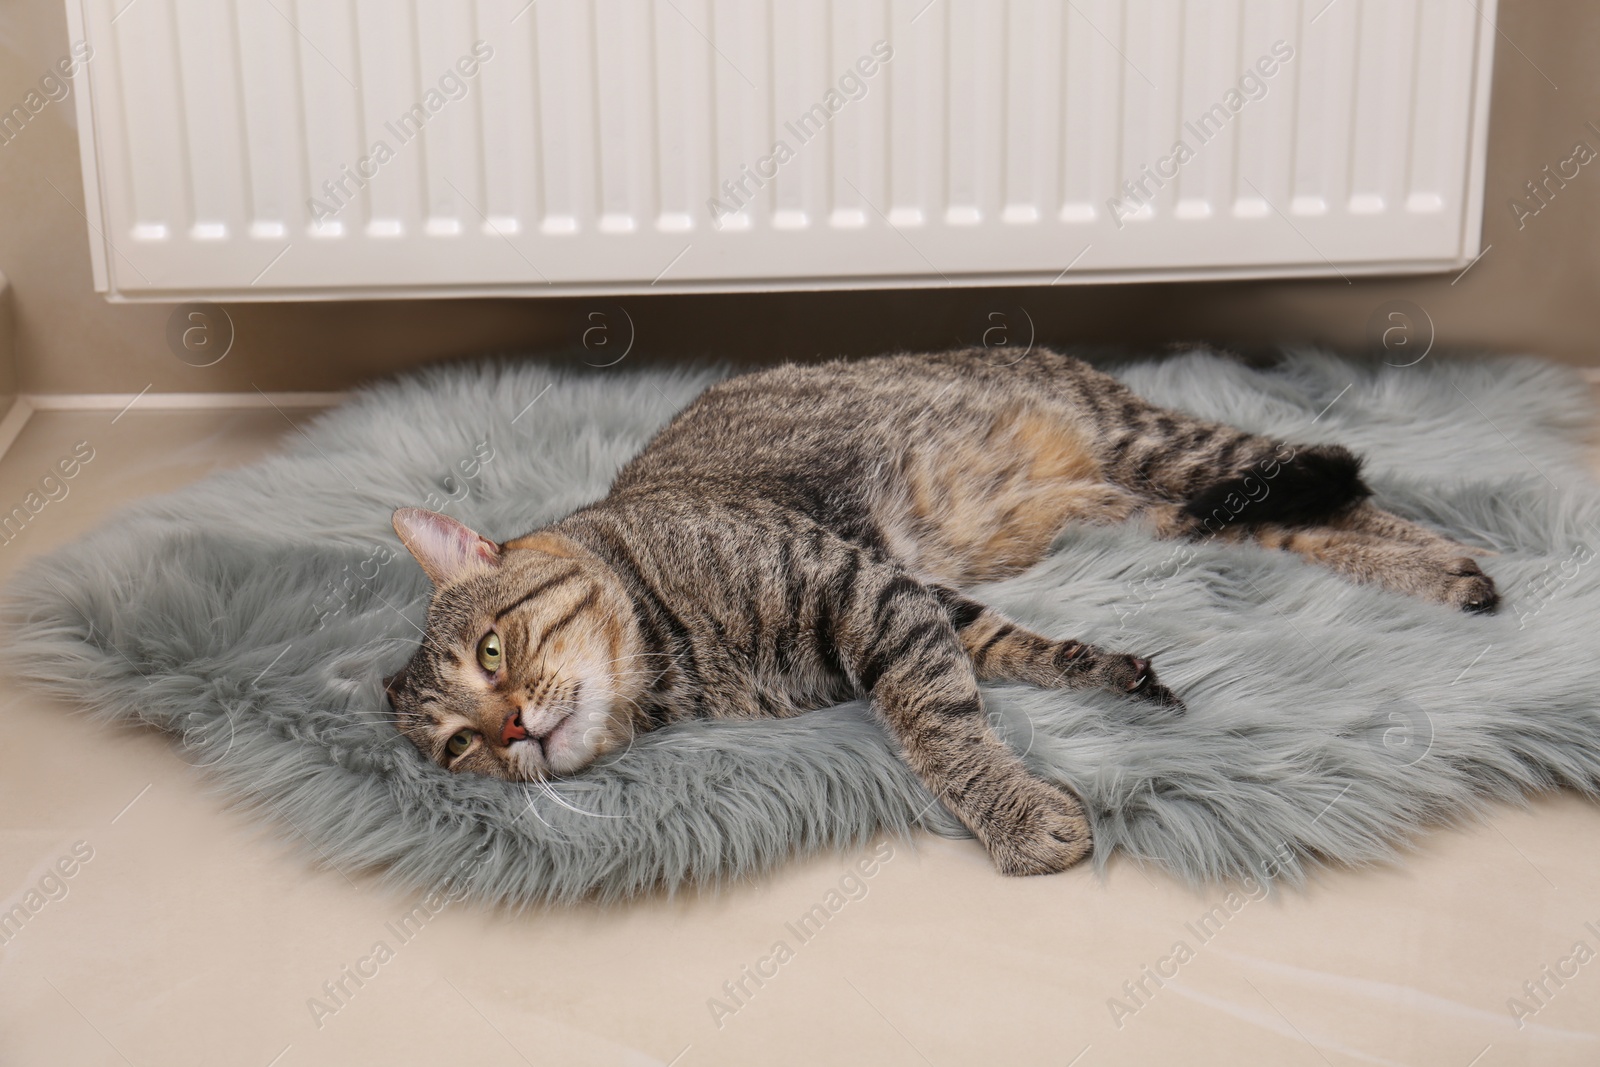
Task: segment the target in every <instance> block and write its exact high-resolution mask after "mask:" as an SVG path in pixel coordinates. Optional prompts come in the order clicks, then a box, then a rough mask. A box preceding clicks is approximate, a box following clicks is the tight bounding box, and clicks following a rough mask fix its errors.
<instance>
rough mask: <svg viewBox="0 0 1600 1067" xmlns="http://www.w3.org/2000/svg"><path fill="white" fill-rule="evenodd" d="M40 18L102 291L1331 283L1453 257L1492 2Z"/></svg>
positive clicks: (247, 8)
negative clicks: (65, 50) (83, 56)
mask: <svg viewBox="0 0 1600 1067" xmlns="http://www.w3.org/2000/svg"><path fill="white" fill-rule="evenodd" d="M69 7H70V8H71V12H72V16H73V17H72V22H73V24H74V32H82V33H83V34H84V35H86V36H87V38H88V40H89V42H90V43H91V44H92V45H93V47H94V58H93V59H92V60H91V62H90V63H89V64H88V65H87V67H86V69H85V71H84V72H83V73H81V74H80V75H79V79H80V82H79V85H80V89H82V88H85V87H86V88H87V90H88V91H87V93H86V94H85V95H86V97H87V98H88V102H87V111H86V114H87V115H88V116H89V117H90V121H88V122H85V123H82V124H80V125H81V128H80V134H81V137H82V139H83V148H84V153H85V170H86V175H87V176H88V177H89V179H90V180H89V181H88V182H86V185H87V186H88V188H89V191H90V193H91V197H92V202H91V205H90V208H91V211H90V216H91V218H97V219H98V220H99V222H100V223H101V225H97V226H95V227H94V230H95V231H96V232H93V233H92V234H91V242H92V248H93V252H94V255H95V259H96V277H97V282H99V283H101V285H102V288H103V289H104V290H105V291H107V292H108V293H110V294H112V295H113V296H114V297H116V298H125V299H140V298H150V299H175V298H181V297H188V296H207V295H211V296H227V297H229V298H231V299H253V298H259V299H272V298H306V297H313V298H315V297H323V296H341V295H363V296H384V295H395V296H400V295H451V294H468V293H493V292H504V293H528V294H539V293H559V292H592V291H660V290H693V289H707V290H730V289H744V288H754V289H773V288H786V287H807V288H810V287H833V286H874V285H881V286H902V285H947V284H957V283H961V284H970V283H993V284H1003V283H1024V282H1051V281H1054V282H1057V283H1060V284H1069V283H1074V282H1091V281H1105V280H1138V279H1143V278H1154V277H1162V278H1171V277H1194V278H1203V277H1232V276H1247V275H1248V276H1256V275H1340V274H1342V275H1346V276H1349V275H1353V274H1355V273H1365V272H1372V271H1396V270H1442V269H1448V268H1450V267H1452V266H1456V267H1459V266H1461V265H1464V264H1465V263H1467V262H1470V260H1471V258H1472V256H1474V255H1475V254H1476V252H1477V242H1478V231H1479V217H1478V216H1479V212H1480V211H1481V195H1482V194H1481V187H1482V166H1483V151H1484V146H1483V141H1484V138H1483V132H1484V125H1485V119H1484V112H1485V108H1486V103H1487V85H1488V78H1489V67H1488V65H1489V53H1490V45H1491V44H1492V36H1493V34H1492V30H1491V29H1490V28H1489V23H1488V19H1490V18H1492V17H1493V7H1492V4H1482V5H1480V6H1479V7H1477V8H1475V7H1474V5H1472V4H1461V3H1456V2H1453V0H1335V2H1333V3H1331V4H1330V3H1329V2H1328V0H1305V2H1304V3H1296V2H1293V0H1273V2H1268V0H1073V2H1072V3H1069V4H1062V3H1059V2H1046V0H984V2H980V0H932V2H929V0H866V2H860V0H852V2H846V0H828V2H818V3H806V4H801V3H797V2H790V0H773V2H771V3H761V2H754V0H539V2H538V3H536V4H528V3H527V2H526V0H476V2H469V3H461V2H446V0H407V2H382V3H380V2H378V0H298V2H292V0H141V2H140V3H137V4H133V5H128V4H126V2H125V0H69ZM1480 11H1481V13H1480ZM874 48H876V49H877V50H878V56H882V55H884V54H885V53H886V52H887V51H888V50H889V49H892V58H889V59H888V60H887V61H882V60H881V59H879V58H877V57H875V56H874ZM1290 48H1292V50H1293V56H1292V58H1291V59H1288V60H1286V61H1285V60H1284V59H1283V58H1282V57H1283V55H1284V54H1285V53H1286V49H1290ZM1274 49H1276V50H1277V55H1276V56H1275V55H1274ZM475 50H476V51H475ZM1268 69H1270V70H1271V74H1270V75H1267V74H1264V73H1262V72H1263V71H1265V70H1268ZM469 71H470V73H469ZM84 79H87V81H86V82H85V80H84ZM80 106H82V105H80ZM1180 145H1181V146H1182V148H1181V150H1180V149H1179V146H1180ZM93 201H98V202H93ZM96 213H98V214H96Z"/></svg>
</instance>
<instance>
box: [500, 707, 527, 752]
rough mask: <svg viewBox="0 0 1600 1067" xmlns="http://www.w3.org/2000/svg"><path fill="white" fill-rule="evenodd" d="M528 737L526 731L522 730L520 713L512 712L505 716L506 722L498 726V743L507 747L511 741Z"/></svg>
mask: <svg viewBox="0 0 1600 1067" xmlns="http://www.w3.org/2000/svg"><path fill="white" fill-rule="evenodd" d="M527 736H528V731H527V730H525V729H523V728H522V712H520V711H513V712H512V713H511V714H510V715H507V716H506V721H505V722H504V723H502V724H501V725H500V743H501V744H502V745H509V744H510V743H511V742H513V741H520V740H522V739H523V738H524V737H527Z"/></svg>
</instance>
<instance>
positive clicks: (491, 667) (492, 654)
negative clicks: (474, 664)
mask: <svg viewBox="0 0 1600 1067" xmlns="http://www.w3.org/2000/svg"><path fill="white" fill-rule="evenodd" d="M478 664H479V666H481V667H482V668H483V669H484V670H486V671H489V672H491V673H493V672H494V671H497V670H499V669H500V635H499V634H497V633H495V632H494V631H493V630H490V631H489V632H488V633H486V634H484V635H483V640H482V641H479V642H478Z"/></svg>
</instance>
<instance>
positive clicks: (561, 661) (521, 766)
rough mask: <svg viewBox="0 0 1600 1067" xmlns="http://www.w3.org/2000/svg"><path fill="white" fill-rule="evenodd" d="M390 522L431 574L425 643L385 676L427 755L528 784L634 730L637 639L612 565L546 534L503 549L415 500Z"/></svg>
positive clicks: (565, 770) (578, 763)
mask: <svg viewBox="0 0 1600 1067" xmlns="http://www.w3.org/2000/svg"><path fill="white" fill-rule="evenodd" d="M394 528H395V532H396V533H398V534H399V535H400V540H401V542H402V543H403V544H404V545H405V546H406V548H407V549H408V550H410V552H411V554H412V555H413V556H415V557H416V559H417V562H418V563H420V564H422V569H423V570H424V571H425V572H426V573H427V575H428V577H429V578H430V579H432V581H433V600H432V602H431V603H430V604H429V606H428V628H427V633H426V635H425V636H424V638H423V641H422V645H421V647H419V648H418V649H417V651H416V654H415V655H414V656H413V657H412V659H411V662H410V663H409V664H408V665H407V666H406V668H405V670H404V671H402V672H401V673H400V674H399V675H396V676H395V677H393V678H391V679H389V680H388V681H387V682H386V683H385V687H386V688H387V689H388V692H389V701H390V704H391V705H392V706H393V708H394V711H395V715H396V723H397V725H398V726H399V728H400V731H401V733H403V734H405V735H406V737H407V738H409V739H410V740H411V742H412V743H413V744H414V745H416V746H417V748H418V749H419V750H420V751H421V752H422V754H423V755H424V756H426V757H427V758H428V759H431V760H433V761H434V762H436V763H438V764H440V765H441V766H443V767H446V768H448V769H450V770H452V771H470V772H473V773H477V774H487V775H492V776H494V777H496V778H510V779H515V780H519V781H532V780H535V779H539V778H546V777H549V776H551V775H561V774H571V773H572V772H574V771H577V770H579V769H581V768H583V767H585V766H587V765H588V764H589V763H591V762H592V761H593V760H594V759H595V758H597V757H598V756H601V755H603V754H605V753H606V752H609V751H611V750H612V749H614V748H616V747H617V746H619V745H621V744H624V743H626V742H627V741H628V739H629V738H631V737H632V736H633V729H634V726H633V711H632V709H634V708H636V707H637V703H636V697H637V696H638V693H639V688H640V687H639V685H638V684H637V683H636V682H635V681H634V679H636V678H637V677H638V676H639V672H638V671H637V670H632V669H629V667H628V666H627V665H629V664H633V663H636V662H637V653H638V646H639V637H638V630H637V626H636V624H635V622H634V618H633V612H632V604H631V602H630V600H629V599H628V596H627V593H626V590H625V589H624V587H623V585H622V583H621V580H620V579H619V578H618V577H617V574H616V572H615V571H613V570H612V569H611V568H610V567H608V566H606V564H605V563H604V562H603V561H601V560H600V559H599V558H598V557H596V556H595V555H593V554H592V553H590V552H589V551H588V550H586V549H585V548H583V547H582V546H581V545H578V544H577V543H576V542H574V541H572V540H570V539H569V538H566V537H562V536H560V535H559V534H555V533H551V532H540V533H535V534H530V535H529V536H527V537H523V538H518V539H517V540H514V541H508V542H506V543H505V544H503V545H497V544H495V543H494V542H493V541H490V540H488V539H487V538H484V537H482V536H480V535H479V534H477V533H476V532H474V531H473V530H471V529H469V528H468V527H466V526H463V525H462V524H461V523H459V522H457V521H456V520H454V519H452V518H449V517H447V516H444V515H439V514H436V513H434V512H432V511H426V510H424V509H422V508H401V509H400V510H399V511H396V512H395V513H394Z"/></svg>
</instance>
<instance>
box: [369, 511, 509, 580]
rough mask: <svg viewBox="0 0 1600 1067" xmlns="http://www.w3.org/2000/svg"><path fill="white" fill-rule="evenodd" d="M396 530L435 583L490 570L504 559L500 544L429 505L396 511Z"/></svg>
mask: <svg viewBox="0 0 1600 1067" xmlns="http://www.w3.org/2000/svg"><path fill="white" fill-rule="evenodd" d="M394 532H395V533H397V534H399V535H400V543H401V544H403V545H405V546H406V550H407V551H408V552H410V553H411V554H412V555H413V556H415V557H417V562H418V563H420V564H422V569H423V570H424V571H425V572H427V575H428V577H429V578H431V579H432V580H433V584H434V585H449V584H451V583H453V582H459V581H461V580H462V579H463V578H470V577H471V576H472V575H474V574H483V573H486V572H488V571H491V570H493V569H494V568H495V567H496V566H497V565H498V564H499V562H500V546H499V545H497V544H495V543H494V542H493V541H491V540H489V539H488V538H487V537H484V536H482V535H481V534H479V533H478V532H477V531H475V530H473V529H471V528H470V527H468V526H464V525H462V524H461V523H459V522H457V521H456V520H455V519H452V518H451V517H450V516H448V515H440V514H439V513H438V512H436V511H429V510H427V509H426V508H401V509H399V510H398V511H396V512H395V513H394Z"/></svg>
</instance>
